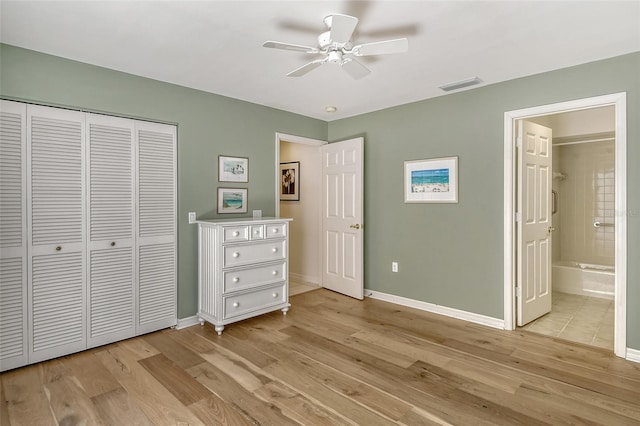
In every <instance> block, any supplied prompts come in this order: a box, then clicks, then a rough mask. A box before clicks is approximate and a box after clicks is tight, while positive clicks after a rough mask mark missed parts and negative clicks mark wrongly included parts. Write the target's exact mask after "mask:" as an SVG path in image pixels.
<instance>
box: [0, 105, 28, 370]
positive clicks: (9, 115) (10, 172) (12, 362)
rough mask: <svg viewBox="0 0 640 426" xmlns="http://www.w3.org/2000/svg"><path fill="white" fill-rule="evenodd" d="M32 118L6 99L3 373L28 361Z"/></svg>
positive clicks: (1, 215) (0, 316)
mask: <svg viewBox="0 0 640 426" xmlns="http://www.w3.org/2000/svg"><path fill="white" fill-rule="evenodd" d="M26 116H27V108H26V106H25V105H24V104H20V103H17V102H11V101H4V100H2V101H0V371H4V370H9V369H11V368H16V367H19V366H21V365H24V364H26V363H27V335H28V331H27V222H26V220H25V218H26V211H27V190H26V188H27V182H26V180H27V174H26V169H27V167H26V164H27V162H26V158H27V156H26V146H27V144H26Z"/></svg>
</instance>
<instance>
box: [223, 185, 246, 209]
mask: <svg viewBox="0 0 640 426" xmlns="http://www.w3.org/2000/svg"><path fill="white" fill-rule="evenodd" d="M247 194H248V189H247V188H218V213H246V212H247Z"/></svg>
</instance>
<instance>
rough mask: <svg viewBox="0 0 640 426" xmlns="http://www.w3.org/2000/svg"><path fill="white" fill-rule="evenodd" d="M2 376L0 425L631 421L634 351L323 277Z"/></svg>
mask: <svg viewBox="0 0 640 426" xmlns="http://www.w3.org/2000/svg"><path fill="white" fill-rule="evenodd" d="M291 303H292V308H291V310H290V311H289V314H288V315H287V316H283V315H282V314H281V313H280V312H274V313H272V314H268V315H264V316H261V317H258V318H253V319H250V320H247V321H243V322H240V323H235V324H231V325H229V326H228V327H227V328H226V329H225V331H224V333H223V334H222V336H217V334H216V333H215V331H214V330H213V327H211V326H210V325H205V326H199V325H198V326H194V327H189V328H186V329H183V330H179V331H177V330H164V331H160V332H156V333H152V334H148V335H146V336H142V337H138V338H134V339H130V340H126V341H123V342H119V343H115V344H111V345H107V346H103V347H100V348H96V349H93V350H89V351H85V352H82V353H79V354H75V355H70V356H66V357H62V358H59V359H55V360H51V361H47V362H43V363H40V364H37V365H33V366H28V367H24V368H20V369H16V370H13V371H9V372H5V373H3V374H2V375H0V380H1V386H0V389H1V395H0V396H1V398H0V401H1V406H0V424H2V425H3V426H4V425H30V426H31V425H41V424H42V425H49V424H59V425H76V424H109V425H134V424H139V425H203V424H204V425H274V426H281V425H296V424H301V425H347V424H351V425H367V426H374V425H394V424H404V425H435V424H454V425H496V424H498V425H545V424H553V425H556V424H557V425H563V424H567V425H569V424H572V425H576V424H585V425H594V424H602V425H637V424H640V364H636V363H632V362H629V361H625V360H623V359H620V358H616V357H614V356H613V354H612V353H611V352H610V351H607V350H604V349H600V348H595V347H589V346H585V345H581V344H578V343H570V342H565V341H561V340H557V339H554V338H552V337H546V336H541V335H537V334H534V333H531V332H527V331H522V330H520V331H513V332H507V331H500V330H495V329H491V328H487V327H483V326H480V325H475V324H471V323H466V322H463V321H458V320H454V319H451V318H447V317H442V316H438V315H434V314H429V313H425V312H421V311H417V310H413V309H409V308H404V307H401V306H398V305H393V304H389V303H385V302H381V301H377V300H372V299H366V300H364V301H363V302H360V301H356V300H353V299H350V298H348V297H344V296H340V295H338V294H336V293H333V292H330V291H328V290H323V289H319V290H314V291H311V292H307V293H304V294H299V295H297V296H293V297H292V298H291Z"/></svg>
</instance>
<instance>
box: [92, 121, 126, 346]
mask: <svg viewBox="0 0 640 426" xmlns="http://www.w3.org/2000/svg"><path fill="white" fill-rule="evenodd" d="M86 125H87V142H88V143H87V178H88V185H89V186H88V194H89V196H88V214H89V219H88V221H87V224H88V229H87V233H88V237H89V247H88V251H89V257H88V265H87V266H88V268H89V286H88V292H89V293H88V312H87V314H88V320H89V322H88V335H87V346H88V347H94V346H99V345H103V344H106V343H111V342H115V341H118V340H122V339H126V338H129V337H133V336H134V335H135V274H134V268H135V250H134V238H135V232H134V229H135V214H134V200H135V174H134V168H135V153H134V150H133V147H134V143H133V140H134V127H135V122H134V121H133V120H129V119H124V118H116V117H109V116H105V115H96V114H87V121H86Z"/></svg>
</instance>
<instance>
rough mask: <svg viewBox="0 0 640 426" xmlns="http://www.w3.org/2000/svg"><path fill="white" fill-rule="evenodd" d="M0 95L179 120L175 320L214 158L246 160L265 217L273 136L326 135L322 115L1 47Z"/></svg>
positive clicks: (183, 300) (189, 291)
mask: <svg viewBox="0 0 640 426" xmlns="http://www.w3.org/2000/svg"><path fill="white" fill-rule="evenodd" d="M0 96H2V97H4V98H12V99H17V100H25V101H32V102H36V103H43V104H48V105H60V106H70V107H74V108H83V109H88V110H94V111H102V112H109V113H113V114H115V115H123V116H130V117H136V118H145V119H149V120H154V121H163V122H169V123H174V124H177V125H178V318H186V317H190V316H193V315H195V314H196V311H197V299H198V271H197V262H198V261H197V250H198V248H197V232H196V231H197V229H196V226H194V225H189V224H188V223H187V212H188V211H195V212H197V214H198V218H205V219H210V218H214V217H216V208H217V206H216V188H217V187H218V185H219V183H218V176H217V171H218V155H219V154H224V155H232V156H240V157H249V185H248V188H249V205H248V207H249V212H251V210H253V209H262V211H263V214H264V215H265V216H268V215H273V214H274V212H275V133H276V132H283V133H287V134H293V135H301V136H306V137H311V138H318V139H327V123H326V122H324V121H321V120H315V119H311V118H308V117H304V116H301V115H297V114H292V113H288V112H284V111H280V110H277V109H273V108H267V107H264V106H260V105H256V104H251V103H248V102H243V101H239V100H236V99H231V98H227V97H223V96H218V95H214V94H210V93H206V92H202V91H198V90H192V89H188V88H185V87H181V86H176V85H172V84H167V83H163V82H160V81H156V80H150V79H147V78H142V77H137V76H134V75H131V74H125V73H122V72H117V71H113V70H109V69H105V68H100V67H96V66H92V65H87V64H83V63H80V62H75V61H70V60H67V59H63V58H59V57H55V56H51V55H45V54H42V53H37V52H34V51H30V50H24V49H20V48H16V47H13V46H9V45H2V44H0ZM227 186H237V187H240V186H241V185H238V184H236V185H227ZM224 216H225V217H234V216H232V215H224Z"/></svg>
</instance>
